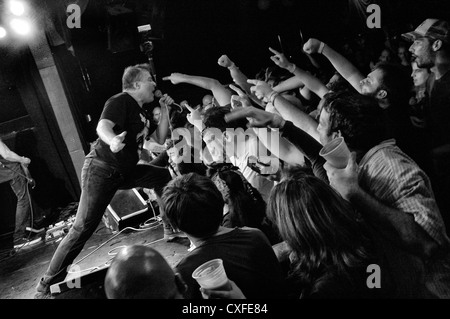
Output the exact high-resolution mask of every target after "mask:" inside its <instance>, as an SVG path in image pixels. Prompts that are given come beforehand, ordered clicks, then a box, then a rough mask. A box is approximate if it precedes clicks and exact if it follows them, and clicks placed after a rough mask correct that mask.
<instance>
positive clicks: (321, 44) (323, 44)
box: [317, 42, 325, 54]
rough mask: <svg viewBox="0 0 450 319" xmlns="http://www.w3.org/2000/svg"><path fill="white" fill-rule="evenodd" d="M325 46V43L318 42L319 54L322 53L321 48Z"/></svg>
mask: <svg viewBox="0 0 450 319" xmlns="http://www.w3.org/2000/svg"><path fill="white" fill-rule="evenodd" d="M324 47H325V43H323V42H320V46H319V50H318V51H317V52H318V53H319V54H322V52H323V48H324Z"/></svg>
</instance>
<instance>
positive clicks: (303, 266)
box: [267, 173, 371, 291]
mask: <svg viewBox="0 0 450 319" xmlns="http://www.w3.org/2000/svg"><path fill="white" fill-rule="evenodd" d="M268 203H269V204H268V209H267V214H268V216H269V218H270V219H271V220H272V221H273V223H274V224H275V225H277V226H278V229H279V232H280V234H281V236H282V238H283V239H284V240H285V241H286V242H287V244H288V245H289V247H290V248H291V250H292V254H291V257H290V258H291V262H292V267H291V269H292V272H293V277H294V278H295V277H296V279H300V281H301V282H302V283H303V284H304V287H305V290H306V291H311V290H314V284H315V283H316V282H317V281H318V279H319V277H321V276H323V275H324V273H326V272H329V271H340V272H341V273H342V272H344V273H345V272H346V270H347V269H348V268H350V267H358V266H361V265H364V264H365V262H366V260H368V259H369V258H370V257H371V256H370V251H371V246H370V241H369V239H368V238H369V237H368V236H367V234H366V229H365V228H364V226H363V225H362V224H360V222H359V216H358V215H357V213H356V212H355V211H354V210H353V208H352V206H351V205H350V203H349V202H347V201H345V200H344V199H343V198H342V197H341V196H340V195H339V194H338V193H337V192H336V191H335V190H334V189H333V188H331V186H330V185H328V184H327V183H325V182H324V181H322V180H320V179H319V178H317V177H315V176H312V175H310V174H307V173H305V174H301V173H298V174H296V176H294V177H286V178H284V179H283V180H282V181H281V182H280V183H279V184H277V185H275V186H274V188H273V189H272V191H271V194H270V197H269V201H268ZM366 266H367V264H366Z"/></svg>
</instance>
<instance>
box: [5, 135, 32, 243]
mask: <svg viewBox="0 0 450 319" xmlns="http://www.w3.org/2000/svg"><path fill="white" fill-rule="evenodd" d="M30 163H31V160H30V159H29V158H28V157H23V156H19V155H17V154H16V153H14V152H13V151H11V150H10V149H9V148H8V146H6V144H5V143H3V142H2V140H0V183H5V182H9V184H10V185H11V189H12V190H13V192H14V194H16V196H17V206H16V224H15V228H14V246H18V245H23V244H25V243H26V241H27V239H26V238H25V232H26V227H27V226H28V223H29V217H30V198H29V193H28V189H27V184H28V183H29V182H33V183H34V181H33V180H32V179H31V178H29V177H27V176H26V175H27V171H26V170H27V166H28V165H29V164H30ZM30 226H31V227H32V225H30Z"/></svg>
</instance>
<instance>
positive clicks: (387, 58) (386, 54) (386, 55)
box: [378, 47, 394, 63]
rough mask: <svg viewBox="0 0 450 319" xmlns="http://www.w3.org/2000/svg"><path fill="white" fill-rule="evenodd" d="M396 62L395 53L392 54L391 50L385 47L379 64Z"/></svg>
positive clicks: (379, 58)
mask: <svg viewBox="0 0 450 319" xmlns="http://www.w3.org/2000/svg"><path fill="white" fill-rule="evenodd" d="M392 60H394V52H392V50H391V49H389V48H386V47H384V48H383V50H381V53H380V56H379V57H378V62H382V63H383V62H384V63H388V62H393V61H392Z"/></svg>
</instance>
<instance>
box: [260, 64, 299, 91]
mask: <svg viewBox="0 0 450 319" xmlns="http://www.w3.org/2000/svg"><path fill="white" fill-rule="evenodd" d="M291 76H292V74H291V73H290V72H289V71H287V70H286V69H283V68H280V67H279V66H276V65H274V66H269V67H267V68H263V69H261V70H260V71H259V72H258V73H257V74H256V76H255V79H257V80H260V81H264V82H266V83H268V84H269V85H270V86H271V87H274V86H276V85H278V84H280V82H283V81H284V80H286V79H288V78H290V77H291Z"/></svg>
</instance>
